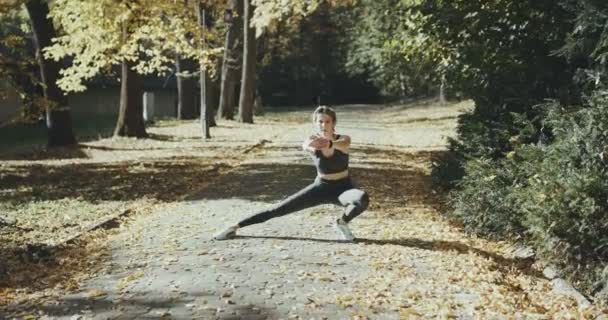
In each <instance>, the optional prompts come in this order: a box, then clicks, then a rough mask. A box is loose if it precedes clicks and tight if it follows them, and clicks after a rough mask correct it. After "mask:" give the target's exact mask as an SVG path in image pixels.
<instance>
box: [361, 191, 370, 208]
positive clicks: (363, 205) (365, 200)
mask: <svg viewBox="0 0 608 320" xmlns="http://www.w3.org/2000/svg"><path fill="white" fill-rule="evenodd" d="M358 202H359V203H358V205H359V207H360V210H361V211H364V210H366V209H367V207H368V206H369V195H368V194H367V192H364V193H363V194H362V195H361V199H359V201H358Z"/></svg>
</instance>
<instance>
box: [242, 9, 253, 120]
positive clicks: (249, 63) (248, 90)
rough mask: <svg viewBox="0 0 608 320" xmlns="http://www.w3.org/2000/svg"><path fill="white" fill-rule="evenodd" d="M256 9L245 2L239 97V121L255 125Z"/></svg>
mask: <svg viewBox="0 0 608 320" xmlns="http://www.w3.org/2000/svg"><path fill="white" fill-rule="evenodd" d="M253 10H255V7H254V6H253V5H252V4H251V0H245V1H244V9H243V12H244V15H243V23H244V26H243V39H244V40H245V43H244V44H243V70H242V72H243V73H242V77H241V94H240V96H239V121H240V122H245V123H253V98H254V92H255V69H256V57H257V53H256V47H257V45H256V38H255V29H254V28H252V27H251V26H250V21H251V18H252V17H253Z"/></svg>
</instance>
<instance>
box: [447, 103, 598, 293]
mask: <svg viewBox="0 0 608 320" xmlns="http://www.w3.org/2000/svg"><path fill="white" fill-rule="evenodd" d="M546 110H547V111H548V112H546V114H545V118H544V121H543V122H544V123H546V124H547V125H548V126H550V127H551V128H552V134H553V137H552V139H553V141H552V143H551V144H548V145H544V144H538V143H530V140H531V139H532V138H533V137H535V136H536V137H538V134H536V135H535V134H532V133H531V128H533V126H531V123H530V122H527V124H526V121H524V120H522V119H517V116H516V115H514V116H513V119H514V123H519V127H520V131H519V132H518V133H517V134H515V135H514V136H512V137H511V138H510V139H509V144H510V145H511V146H512V150H511V151H508V150H506V151H507V152H506V153H505V154H503V157H496V158H494V159H493V158H490V157H488V155H491V154H492V153H486V154H485V156H483V155H481V156H478V155H471V154H473V152H472V151H471V150H470V149H464V148H460V149H458V148H456V151H457V152H460V153H462V154H465V155H468V157H467V158H462V159H463V161H462V162H461V165H462V168H463V174H464V176H463V177H462V179H461V180H460V181H459V182H458V183H456V184H455V186H456V188H455V189H454V190H453V191H452V192H451V194H450V203H451V205H452V207H453V212H452V214H453V215H454V216H455V217H457V218H459V219H461V220H462V221H463V223H464V226H465V229H466V230H468V231H472V232H477V233H481V234H485V235H489V236H492V237H518V238H522V239H525V240H526V241H527V242H528V243H530V244H531V245H532V246H533V247H534V248H535V250H536V252H537V253H538V255H539V256H541V257H543V258H544V259H545V260H547V261H550V262H552V263H553V264H555V265H557V266H558V267H560V268H561V269H562V271H564V275H566V276H567V277H569V278H571V280H572V281H573V282H574V283H576V284H578V286H579V288H580V289H582V290H583V291H584V292H586V293H587V294H589V295H593V294H594V293H596V292H598V291H601V290H603V291H602V292H603V293H602V294H605V293H606V292H608V291H607V290H608V289H606V288H608V285H607V284H608V269H607V267H606V265H607V262H608V143H607V142H608V95H606V94H595V95H594V96H593V97H591V98H590V99H589V100H588V102H587V105H586V106H585V107H584V108H578V109H573V108H570V109H565V108H561V107H559V105H557V104H554V105H549V106H547V108H546ZM479 132H483V131H478V133H479ZM480 137H482V138H483V135H482V136H480ZM475 141H476V140H470V141H467V145H468V146H469V147H470V146H471V145H473V144H474V143H475ZM463 145H464V144H463ZM495 152H498V151H495ZM478 154H479V153H478ZM444 163H446V162H445V161H444Z"/></svg>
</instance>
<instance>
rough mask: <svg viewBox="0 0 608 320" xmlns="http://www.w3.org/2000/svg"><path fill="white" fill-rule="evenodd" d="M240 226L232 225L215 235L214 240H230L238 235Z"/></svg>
mask: <svg viewBox="0 0 608 320" xmlns="http://www.w3.org/2000/svg"><path fill="white" fill-rule="evenodd" d="M237 229H238V227H236V226H230V227H228V228H226V230H224V231H222V232H219V233H216V234H214V235H213V240H228V239H232V238H234V237H236V230H237Z"/></svg>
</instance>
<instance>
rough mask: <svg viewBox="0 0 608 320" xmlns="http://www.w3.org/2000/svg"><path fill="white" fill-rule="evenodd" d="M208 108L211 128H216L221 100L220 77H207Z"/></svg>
mask: <svg viewBox="0 0 608 320" xmlns="http://www.w3.org/2000/svg"><path fill="white" fill-rule="evenodd" d="M206 89H207V108H209V119H208V120H209V127H216V126H217V123H216V122H215V116H216V113H217V108H218V105H219V99H220V81H219V79H218V77H215V78H212V77H210V76H207V86H206Z"/></svg>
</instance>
